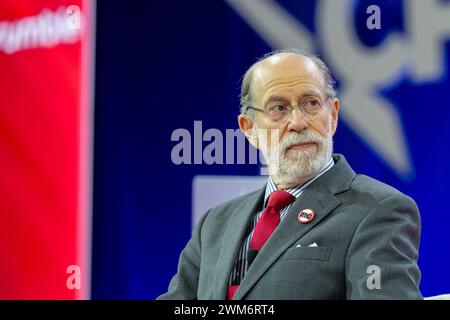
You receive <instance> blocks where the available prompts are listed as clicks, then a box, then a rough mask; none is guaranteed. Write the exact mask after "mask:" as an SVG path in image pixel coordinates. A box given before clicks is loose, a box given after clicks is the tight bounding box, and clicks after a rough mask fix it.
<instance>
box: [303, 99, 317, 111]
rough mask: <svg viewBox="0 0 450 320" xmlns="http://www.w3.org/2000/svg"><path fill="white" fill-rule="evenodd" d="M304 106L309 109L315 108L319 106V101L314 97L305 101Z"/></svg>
mask: <svg viewBox="0 0 450 320" xmlns="http://www.w3.org/2000/svg"><path fill="white" fill-rule="evenodd" d="M304 106H305V107H306V108H307V109H309V110H316V109H319V108H320V102H319V101H318V100H316V99H309V100H307V101H306V102H305V104H304Z"/></svg>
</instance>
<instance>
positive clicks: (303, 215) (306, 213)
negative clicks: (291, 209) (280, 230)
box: [297, 209, 316, 224]
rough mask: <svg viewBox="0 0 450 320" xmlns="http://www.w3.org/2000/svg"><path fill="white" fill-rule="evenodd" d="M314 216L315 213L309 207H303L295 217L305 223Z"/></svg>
mask: <svg viewBox="0 0 450 320" xmlns="http://www.w3.org/2000/svg"><path fill="white" fill-rule="evenodd" d="M315 216H316V213H315V212H314V211H312V210H311V209H303V210H302V211H300V212H299V214H298V216H297V219H298V222H300V223H303V224H305V223H309V222H311V221H312V220H313V219H314V217H315Z"/></svg>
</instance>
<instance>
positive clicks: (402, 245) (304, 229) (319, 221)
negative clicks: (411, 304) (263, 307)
mask: <svg viewBox="0 0 450 320" xmlns="http://www.w3.org/2000/svg"><path fill="white" fill-rule="evenodd" d="M338 112H339V100H338V99H337V98H336V92H335V90H334V88H333V80H332V78H331V76H330V73H329V70H328V68H327V67H326V66H325V64H324V63H323V62H322V61H321V60H320V59H318V58H316V57H310V56H304V55H301V54H299V53H296V52H294V51H279V52H274V53H271V54H269V55H267V56H265V57H264V58H263V59H262V60H260V61H258V62H257V63H255V64H254V65H253V66H252V67H251V68H250V69H249V70H248V71H247V72H246V74H245V76H244V79H243V82H242V94H241V115H240V116H239V119H238V122H239V127H240V128H241V130H242V131H243V132H244V134H245V135H246V137H247V138H248V140H249V141H250V143H251V144H252V145H253V146H255V147H257V148H259V149H260V150H261V151H262V153H263V155H264V157H265V159H266V162H267V165H268V171H269V174H270V177H269V178H268V182H267V184H266V186H265V187H264V188H263V189H261V190H258V191H255V192H252V193H250V194H247V195H244V196H241V197H239V198H237V199H234V200H232V201H230V202H227V203H224V204H222V205H219V206H217V207H215V208H212V209H210V210H209V211H208V212H207V213H206V214H205V215H204V216H203V218H202V219H201V220H200V222H199V223H198V225H197V227H196V229H195V230H194V232H193V235H192V238H191V240H190V241H189V242H188V244H187V246H186V248H185V249H184V250H183V252H182V253H181V255H180V260H179V265H178V272H177V274H176V275H175V276H174V277H173V279H172V280H171V282H170V285H169V290H168V292H167V293H166V294H164V295H162V296H160V297H159V298H160V299H421V298H422V296H421V293H420V291H419V281H420V271H419V268H418V266H417V258H418V246H419V238H420V217H419V212H418V208H417V206H416V204H415V202H414V201H413V200H412V199H411V198H409V197H407V196H406V195H404V194H402V193H401V192H399V191H397V190H396V189H394V188H392V187H390V186H388V185H385V184H383V183H381V182H379V181H376V180H374V179H372V178H369V177H367V176H364V175H356V174H355V172H354V171H353V170H352V169H351V167H350V166H349V164H348V163H347V162H346V160H345V158H344V157H343V156H342V155H338V154H335V155H333V154H332V137H333V135H334V133H335V131H336V127H337V122H338Z"/></svg>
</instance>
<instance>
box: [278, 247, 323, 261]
mask: <svg viewBox="0 0 450 320" xmlns="http://www.w3.org/2000/svg"><path fill="white" fill-rule="evenodd" d="M331 250H332V248H330V247H299V248H290V249H288V250H287V251H286V252H285V254H284V255H283V258H284V259H288V260H290V259H304V260H319V261H328V259H330V255H331Z"/></svg>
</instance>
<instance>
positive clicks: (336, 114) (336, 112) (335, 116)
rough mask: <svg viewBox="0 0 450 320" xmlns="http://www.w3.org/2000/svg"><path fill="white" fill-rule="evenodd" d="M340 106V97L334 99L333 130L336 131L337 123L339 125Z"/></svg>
mask: <svg viewBox="0 0 450 320" xmlns="http://www.w3.org/2000/svg"><path fill="white" fill-rule="evenodd" d="M339 106H340V101H339V99H338V98H335V99H333V101H332V102H331V106H330V107H331V131H332V132H333V135H334V133H335V132H336V129H337V125H338V118H339Z"/></svg>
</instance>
